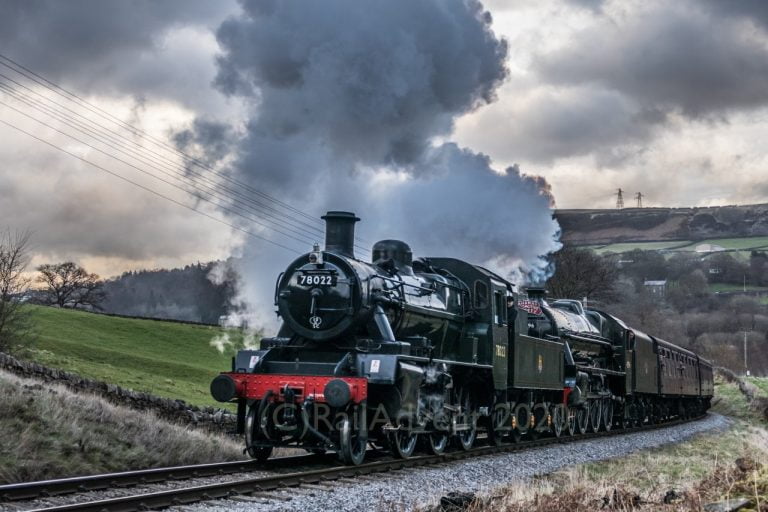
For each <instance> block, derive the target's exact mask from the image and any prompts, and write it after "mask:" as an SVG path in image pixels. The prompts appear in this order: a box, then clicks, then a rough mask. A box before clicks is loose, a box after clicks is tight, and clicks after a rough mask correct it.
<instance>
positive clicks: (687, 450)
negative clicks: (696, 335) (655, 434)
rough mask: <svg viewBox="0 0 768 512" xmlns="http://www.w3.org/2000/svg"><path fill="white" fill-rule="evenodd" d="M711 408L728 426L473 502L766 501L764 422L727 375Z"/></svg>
mask: <svg viewBox="0 0 768 512" xmlns="http://www.w3.org/2000/svg"><path fill="white" fill-rule="evenodd" d="M761 384H767V385H768V381H766V380H765V379H763V382H761ZM713 410H714V411H715V412H718V413H720V414H724V415H728V416H730V417H732V418H734V423H733V426H732V427H731V428H730V429H729V430H727V431H725V432H717V433H713V434H702V435H699V436H697V437H695V438H693V439H691V440H690V441H687V442H684V443H678V444H673V445H667V446H663V447H659V448H656V449H653V450H647V451H643V452H638V453H635V454H632V455H630V456H628V457H623V458H620V459H614V460H608V461H599V462H594V463H590V464H582V465H577V466H574V467H571V468H567V469H565V470H563V471H560V472H557V473H554V474H550V475H545V476H542V477H540V478H536V479H534V480H533V481H525V482H519V483H514V484H512V485H508V486H505V487H501V488H498V489H495V490H494V491H493V492H491V493H489V494H488V495H486V496H483V497H482V499H481V501H480V502H479V503H477V504H476V505H475V506H474V507H473V509H474V510H476V511H494V512H495V511H502V510H503V511H520V512H522V511H531V512H545V511H546V512H560V511H562V512H565V511H591V510H601V509H602V510H621V511H626V510H642V511H651V510H669V511H672V510H675V511H677V510H685V511H688V510H703V507H704V505H706V504H707V503H710V502H714V501H718V500H721V499H725V498H734V497H741V496H744V497H746V498H750V499H752V502H753V503H755V502H756V501H760V503H761V504H768V430H766V429H767V428H768V424H766V423H765V421H764V420H763V419H762V418H761V417H760V416H759V414H757V412H756V411H755V410H754V409H752V408H751V407H750V405H749V404H748V403H747V401H746V399H745V398H744V396H743V395H742V394H741V393H740V391H739V389H738V387H737V386H736V385H735V384H732V383H725V382H718V384H717V386H716V403H715V405H714V407H713ZM749 510H756V509H755V508H752V509H749ZM759 510H768V506H767V507H766V508H760V509H759Z"/></svg>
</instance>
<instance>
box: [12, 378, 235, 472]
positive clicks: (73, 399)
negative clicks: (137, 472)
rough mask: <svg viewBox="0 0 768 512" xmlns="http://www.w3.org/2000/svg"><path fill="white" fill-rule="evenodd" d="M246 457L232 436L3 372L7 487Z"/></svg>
mask: <svg viewBox="0 0 768 512" xmlns="http://www.w3.org/2000/svg"><path fill="white" fill-rule="evenodd" d="M242 458H243V454H242V446H241V445H240V443H238V442H236V441H234V440H232V439H230V438H227V437H225V436H219V435H216V434H208V433H204V432H201V431H199V430H191V429H188V428H185V427H182V426H179V425H175V424H171V423H168V422H166V421H163V420H161V419H160V418H158V417H157V416H155V415H154V414H153V413H151V412H145V411H135V410H132V409H128V408H125V407H119V406H115V405H112V404H110V403H108V402H106V401H104V400H102V399H101V398H99V397H96V396H94V395H87V394H75V393H73V392H71V391H69V390H68V389H66V388H64V387H62V386H51V385H49V384H45V385H41V384H40V383H39V382H38V381H35V380H30V379H22V378H19V377H17V376H15V375H12V374H9V373H6V372H2V371H0V483H13V482H23V481H30V480H42V479H49V478H61V477H68V476H76V475H85V474H93V473H104V472H112V471H126V470H131V469H144V468H150V467H161V466H173V465H181V464H196V463H203V462H217V461H225V460H239V459H242Z"/></svg>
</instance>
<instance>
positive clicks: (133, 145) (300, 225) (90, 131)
mask: <svg viewBox="0 0 768 512" xmlns="http://www.w3.org/2000/svg"><path fill="white" fill-rule="evenodd" d="M0 58H4V59H6V60H9V61H10V62H12V63H14V64H15V65H16V66H18V67H20V68H22V69H24V70H26V71H27V72H29V73H30V74H33V75H34V76H37V77H38V78H40V80H43V81H45V82H46V83H49V84H52V85H53V86H54V87H56V88H58V89H60V90H61V91H63V92H64V93H66V94H68V95H70V96H72V97H74V98H77V99H78V100H80V101H81V102H82V103H84V104H86V105H87V106H89V107H92V108H89V110H91V111H93V110H94V109H95V110H97V111H100V112H102V113H103V114H104V115H100V117H102V118H107V119H109V118H111V119H112V120H113V121H112V122H113V123H117V124H120V125H125V126H127V127H128V128H129V129H130V131H131V133H134V134H137V135H139V134H140V135H142V136H143V137H145V138H146V139H154V140H155V141H157V139H155V138H154V137H152V136H151V135H148V134H146V133H145V132H143V131H141V130H138V129H135V128H134V127H132V126H130V125H128V124H127V123H124V122H123V121H121V120H120V119H118V118H115V117H114V116H112V115H111V114H109V113H108V112H106V111H104V110H102V109H100V108H99V107H96V106H94V105H91V104H89V103H88V102H86V101H85V100H83V99H82V98H80V97H79V96H77V95H75V94H74V93H69V91H66V90H64V89H61V88H60V87H59V86H57V85H56V84H53V83H52V82H50V81H48V80H47V79H45V78H43V77H40V75H37V74H35V73H34V72H32V71H30V70H28V69H27V68H24V67H23V66H21V65H20V64H18V63H15V61H11V60H10V59H8V58H7V57H5V56H3V55H0ZM0 65H3V66H5V67H6V68H8V69H11V70H13V71H14V72H16V73H19V74H21V75H22V76H24V77H25V78H27V79H30V77H28V76H27V75H25V74H23V73H21V72H19V71H18V69H14V68H13V67H11V66H8V65H7V64H5V63H3V62H0ZM0 78H2V79H4V80H5V81H6V82H9V83H10V84H13V85H9V83H3V82H2V81H0V90H2V91H4V92H5V93H6V94H8V95H10V96H11V97H12V98H13V99H14V100H15V101H17V102H20V103H24V104H25V105H27V106H29V107H31V108H33V109H35V110H36V111H37V112H40V113H42V114H44V115H46V116H50V117H52V118H53V119H55V120H56V121H57V122H60V123H63V124H64V125H66V126H68V127H69V128H72V129H74V130H76V131H77V132H79V133H81V134H84V135H86V136H87V137H89V138H91V139H93V140H95V141H97V142H98V143H99V144H103V145H104V146H106V147H108V148H110V149H111V150H114V151H117V152H118V153H120V154H122V155H125V156H126V157H128V158H131V159H135V160H136V161H139V162H141V163H142V164H143V165H147V166H149V167H150V168H151V169H153V170H155V171H159V172H160V173H162V174H164V175H166V176H170V177H171V178H172V179H174V180H177V181H180V182H182V183H185V186H187V187H190V188H192V189H193V190H194V191H195V192H197V193H195V194H193V196H194V197H197V198H198V199H202V200H206V201H208V202H211V203H212V204H214V205H216V206H217V207H219V208H221V209H222V210H224V211H227V212H229V213H231V214H234V215H238V216H240V217H242V218H245V219H246V220H249V221H251V222H254V223H256V224H258V225H260V226H262V227H265V228H267V229H271V230H273V231H275V232H277V233H280V234H281V235H283V236H286V237H288V238H291V239H293V240H296V241H299V242H301V243H303V244H310V243H312V242H315V241H317V239H318V237H319V236H322V234H323V231H322V230H321V229H319V228H317V227H315V226H312V225H311V224H307V223H306V222H304V221H302V220H301V219H298V218H296V217H294V216H291V215H290V214H287V213H286V212H283V211H280V210H278V209H277V208H276V207H275V206H270V205H269V204H265V203H263V202H261V201H256V200H254V199H253V198H252V197H249V196H247V195H244V194H243V193H242V192H240V191H239V190H237V189H234V188H232V187H229V186H227V185H226V184H223V183H219V182H217V181H215V180H213V179H212V178H211V177H209V176H207V175H205V174H204V173H201V172H200V171H198V170H196V169H195V168H194V167H200V168H205V169H208V170H210V171H211V172H212V173H213V174H216V175H218V176H220V177H223V178H227V181H229V182H232V183H238V184H241V185H243V186H244V188H248V189H250V188H251V187H248V186H247V185H245V184H242V183H241V182H239V181H238V180H234V179H230V178H229V177H228V176H227V175H226V174H225V173H221V172H220V171H217V170H215V169H213V168H211V167H210V166H206V165H205V164H202V163H200V162H199V161H196V160H195V163H196V165H195V166H191V165H190V166H189V167H186V166H183V165H181V164H179V163H178V162H177V161H175V160H172V159H170V158H169V157H168V156H166V155H163V154H161V153H158V152H157V151H154V150H152V149H151V148H148V147H145V146H143V145H141V144H139V143H138V142H136V141H135V140H133V138H127V137H125V136H124V135H123V134H121V133H118V132H116V131H114V130H112V129H110V128H109V127H107V126H104V125H103V124H101V123H98V122H96V121H94V120H92V119H90V118H89V117H86V116H84V115H82V114H80V113H79V112H77V111H75V110H73V109H71V108H69V107H67V106H65V105H62V104H60V103H58V102H56V101H54V100H52V99H51V98H49V97H47V96H43V95H41V94H39V93H38V92H37V91H35V90H33V89H31V88H30V87H27V86H26V85H24V84H22V83H20V82H18V81H16V80H14V79H13V78H11V77H8V76H7V75H4V74H2V73H0ZM32 81H34V82H35V83H37V84H38V85H41V86H43V87H44V88H46V89H48V90H53V89H51V88H50V87H48V86H46V85H45V84H43V83H41V82H40V81H39V80H34V79H32ZM19 88H22V89H24V90H26V91H28V92H29V94H27V93H24V92H22V91H20V90H19ZM54 92H56V93H57V94H58V95H59V96H62V97H63V94H61V93H58V92H57V91H55V90H54ZM30 94H31V95H34V96H35V97H37V98H40V100H38V99H36V98H33V97H31V96H30ZM41 100H42V101H41ZM43 102H45V103H43ZM5 105H6V106H7V107H8V108H11V109H13V110H15V111H16V112H18V113H20V114H22V115H25V116H27V117H29V118H30V119H33V120H35V121H36V122H38V123H41V124H43V125H44V126H47V127H48V128H49V129H52V130H55V131H57V132H58V133H61V134H62V135H65V136H67V137H70V138H72V139H73V140H75V141H77V142H79V143H81V144H84V145H86V146H87V147H90V148H91V149H94V150H96V151H99V152H101V153H102V154H104V155H106V156H108V157H110V158H113V159H115V160H117V161H119V162H121V163H123V164H126V165H129V166H131V167H133V168H135V169H137V170H139V171H141V172H143V173H145V174H147V175H149V176H151V177H153V178H155V179H158V180H160V181H162V182H164V183H166V184H169V185H171V186H174V187H176V188H180V189H181V190H183V191H184V192H187V193H191V192H190V190H187V189H185V188H183V187H179V186H177V185H175V184H173V183H170V182H168V181H167V180H164V179H162V178H159V177H158V176H156V175H155V174H153V173H151V172H149V171H147V170H146V169H141V168H139V167H137V166H135V165H133V164H132V163H130V162H126V161H125V160H123V159H121V158H118V157H116V156H115V155H114V154H112V153H110V152H109V151H105V150H103V149H100V148H97V147H95V146H93V145H92V144H89V143H88V142H86V141H84V140H82V139H77V138H76V137H74V136H72V135H70V134H69V133H67V132H65V131H63V130H58V129H56V128H54V127H53V126H51V125H49V124H47V123H45V122H44V121H42V120H40V119H37V118H35V117H32V116H29V115H28V114H26V113H24V112H22V111H20V110H19V109H16V108H14V107H12V106H10V105H7V104H5ZM61 109H63V110H64V111H66V112H68V113H69V114H67V113H65V112H63V111H62V110H61ZM70 114H71V115H70ZM73 116H74V117H73ZM86 123H87V124H86ZM156 145H161V146H165V147H169V148H171V152H172V153H175V154H176V155H180V156H183V158H184V159H185V160H186V161H187V162H188V163H189V161H190V159H191V157H189V156H188V155H186V154H184V153H182V152H180V151H178V150H176V149H175V148H173V147H171V146H169V145H168V144H165V143H163V142H162V141H159V142H157V143H156ZM164 151H167V150H164ZM150 154H151V155H153V156H149V155H150ZM166 171H170V173H169V172H166ZM190 175H192V176H194V177H195V178H197V179H195V180H192V179H190ZM201 182H203V183H201ZM200 192H202V193H203V194H205V195H207V197H200V196H199V195H198V193H200ZM257 192H258V191H257ZM258 195H259V196H260V197H268V198H270V201H271V200H272V199H274V198H272V197H271V196H269V195H266V194H263V193H260V192H259V193H258ZM212 197H216V198H222V199H224V200H225V201H226V202H227V203H229V204H228V205H227V206H225V205H222V204H221V203H219V202H217V201H213V200H212V199H211V198H212ZM277 202H278V203H279V204H282V205H285V206H290V205H287V204H286V203H283V202H281V201H277ZM273 204H275V203H273ZM290 209H291V210H292V211H296V212H299V213H301V214H302V215H303V216H304V217H307V218H309V219H311V220H313V221H315V222H319V220H318V219H316V218H315V217H311V216H309V215H308V214H305V213H304V212H301V211H300V210H298V209H295V208H293V207H290ZM245 210H249V212H246V213H245V214H244V213H243V212H244V211H245ZM253 215H258V218H253ZM272 224H274V225H272ZM275 226H277V227H275ZM286 231H288V232H290V233H293V235H290V234H288V233H286ZM294 235H296V236H294ZM297 236H298V237H300V238H297ZM356 248H358V249H359V250H360V251H361V252H363V253H370V250H369V249H368V248H366V247H361V246H359V245H356Z"/></svg>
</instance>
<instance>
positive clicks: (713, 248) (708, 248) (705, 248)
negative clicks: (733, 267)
mask: <svg viewBox="0 0 768 512" xmlns="http://www.w3.org/2000/svg"><path fill="white" fill-rule="evenodd" d="M724 250H725V247H722V246H719V245H715V244H699V245H697V246H696V252H698V253H709V252H721V251H724Z"/></svg>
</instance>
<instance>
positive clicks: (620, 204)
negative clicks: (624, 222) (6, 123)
mask: <svg viewBox="0 0 768 512" xmlns="http://www.w3.org/2000/svg"><path fill="white" fill-rule="evenodd" d="M622 208H624V191H623V190H621V189H619V192H618V193H617V194H616V209H617V210H621V209H622Z"/></svg>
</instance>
